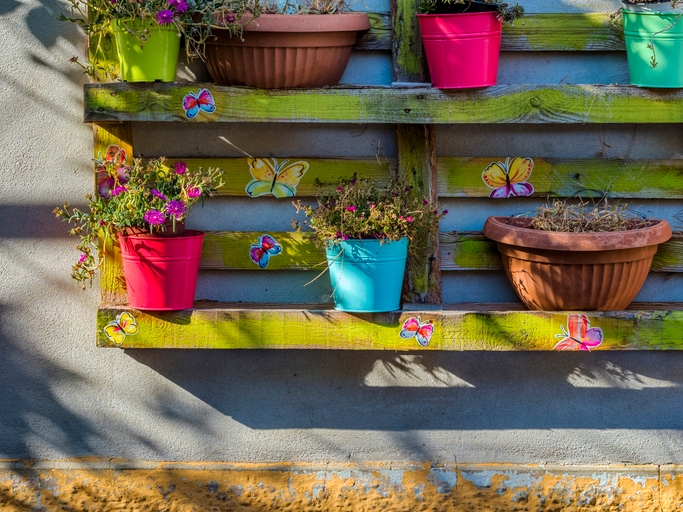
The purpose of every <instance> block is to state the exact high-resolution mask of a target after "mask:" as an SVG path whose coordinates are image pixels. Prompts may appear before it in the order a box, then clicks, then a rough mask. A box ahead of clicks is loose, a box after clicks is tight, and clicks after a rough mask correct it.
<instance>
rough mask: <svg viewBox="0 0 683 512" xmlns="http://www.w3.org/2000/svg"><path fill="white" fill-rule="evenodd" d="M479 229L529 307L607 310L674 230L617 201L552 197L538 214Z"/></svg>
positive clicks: (494, 220)
mask: <svg viewBox="0 0 683 512" xmlns="http://www.w3.org/2000/svg"><path fill="white" fill-rule="evenodd" d="M484 234H485V235H486V236H487V237H489V238H491V239H492V240H495V241H496V242H497V246H498V250H499V251H500V254H501V258H502V262H503V268H504V269H505V273H506V275H507V277H508V279H509V281H510V284H511V285H512V287H513V288H514V290H515V292H516V293H517V295H518V296H519V298H520V299H521V300H522V302H523V303H524V304H525V305H526V306H527V307H528V308H529V309H534V310H546V311H571V310H579V311H608V310H623V309H625V308H626V307H627V306H628V305H629V304H630V303H631V302H632V301H633V299H634V298H635V297H636V295H637V294H638V292H639V291H640V289H641V287H642V286H643V284H644V283H645V279H646V278H647V274H648V272H649V271H650V266H651V265H652V258H653V257H654V255H655V253H656V252H657V247H658V244H661V243H663V242H665V241H667V240H668V239H669V238H671V227H670V226H669V224H668V222H667V221H665V220H649V219H641V218H638V217H635V216H633V215H631V214H630V212H629V211H628V209H627V208H626V207H625V206H621V205H610V204H606V203H605V202H601V203H599V204H597V205H589V204H587V203H583V202H581V203H579V204H568V203H567V202H565V201H556V202H555V203H553V204H552V205H550V206H545V207H541V208H540V209H539V211H538V213H537V214H536V216H535V217H489V218H488V219H487V220H486V224H485V225H484Z"/></svg>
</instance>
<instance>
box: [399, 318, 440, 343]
mask: <svg viewBox="0 0 683 512" xmlns="http://www.w3.org/2000/svg"><path fill="white" fill-rule="evenodd" d="M432 334H434V324H432V322H431V320H427V321H426V322H422V319H421V318H420V317H419V316H418V317H417V318H415V317H410V318H409V319H408V320H406V321H405V322H403V327H401V332H400V333H399V336H401V338H404V339H406V340H408V339H410V338H415V339H416V340H417V342H418V343H419V344H420V345H422V346H423V347H426V346H427V345H429V342H430V341H431V339H432Z"/></svg>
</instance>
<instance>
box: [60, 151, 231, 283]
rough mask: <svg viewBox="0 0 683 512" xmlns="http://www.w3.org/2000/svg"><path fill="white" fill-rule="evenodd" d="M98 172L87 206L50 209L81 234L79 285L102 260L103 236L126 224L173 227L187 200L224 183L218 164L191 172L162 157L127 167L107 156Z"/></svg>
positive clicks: (162, 228)
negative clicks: (99, 178)
mask: <svg viewBox="0 0 683 512" xmlns="http://www.w3.org/2000/svg"><path fill="white" fill-rule="evenodd" d="M100 171H102V172H104V173H106V175H105V176H103V179H102V180H101V182H100V185H99V186H98V191H97V193H96V194H95V195H91V194H89V195H87V196H86V199H88V202H89V205H88V209H86V210H79V209H78V208H73V209H72V208H71V206H70V205H69V204H68V203H66V204H64V205H63V206H61V207H58V208H55V210H54V213H55V215H56V216H57V217H58V218H61V219H63V220H65V221H67V222H68V223H69V224H75V227H74V228H73V229H71V231H70V233H71V234H72V235H76V236H78V237H80V243H79V244H78V247H77V248H78V250H80V251H81V256H80V258H79V260H78V262H77V263H76V264H75V265H74V266H73V272H72V274H71V276H72V277H73V278H74V279H76V280H77V281H79V282H81V283H83V288H84V289H85V282H86V281H90V282H91V283H92V279H93V277H94V275H95V273H96V272H97V269H98V268H99V267H100V266H101V265H102V262H103V261H104V258H103V256H104V248H105V247H106V245H107V243H106V242H107V239H113V240H116V235H118V234H119V233H123V232H125V231H126V229H128V228H139V229H140V230H145V231H146V230H149V232H150V233H159V232H163V231H166V230H167V229H169V230H172V232H176V227H177V224H178V223H180V222H183V221H184V220H185V218H186V217H187V214H188V213H189V211H190V208H191V207H192V205H194V204H195V203H196V202H197V201H199V200H200V199H201V200H203V199H204V198H205V197H208V196H210V195H212V194H213V193H214V192H215V191H216V189H217V187H220V186H221V185H222V184H223V182H222V181H221V176H222V174H223V171H222V170H220V169H214V168H209V169H208V170H204V169H203V168H201V167H200V168H199V169H197V170H196V171H192V170H189V169H188V167H187V165H186V164H185V163H184V162H180V161H179V162H175V163H174V164H173V166H172V167H169V166H168V165H167V164H166V159H165V158H159V159H156V160H150V161H149V162H147V163H143V161H142V160H140V159H135V161H134V163H133V165H132V166H131V167H129V166H123V165H121V163H120V162H117V161H106V162H105V163H103V164H101V166H100Z"/></svg>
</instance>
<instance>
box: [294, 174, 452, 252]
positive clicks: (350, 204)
mask: <svg viewBox="0 0 683 512" xmlns="http://www.w3.org/2000/svg"><path fill="white" fill-rule="evenodd" d="M317 202H318V205H317V207H316V208H314V207H312V206H306V205H304V204H302V203H301V200H299V201H296V202H293V203H292V204H293V205H294V206H295V208H296V210H297V213H299V212H302V211H303V212H304V213H305V214H306V217H307V218H308V220H307V221H305V222H304V223H301V222H299V221H293V225H294V227H295V228H297V230H301V229H302V225H304V226H305V227H310V229H311V231H310V236H311V238H312V240H313V242H314V243H315V244H316V246H317V247H319V248H321V249H324V248H325V247H326V246H328V245H329V244H334V245H336V244H339V242H341V241H344V240H349V239H378V240H384V241H396V240H399V239H401V238H403V237H408V239H409V240H410V244H409V251H410V253H411V255H416V254H421V253H424V252H425V251H426V250H427V246H426V244H427V241H428V237H429V233H430V232H431V231H432V230H436V228H437V227H438V223H439V220H440V219H441V218H442V217H443V216H444V215H446V214H447V213H448V211H447V210H443V211H441V212H439V211H438V208H437V207H436V206H435V205H434V204H433V203H431V202H430V201H429V200H427V199H425V198H418V197H416V196H415V195H414V194H413V191H412V187H410V186H409V185H407V184H406V183H405V181H403V180H401V179H399V178H392V179H391V180H390V182H389V184H388V185H387V187H379V186H378V185H377V184H376V183H375V181H374V180H372V179H370V178H364V179H359V178H357V177H356V175H355V174H354V176H353V178H351V179H350V180H341V181H340V182H339V185H338V187H337V188H336V189H335V190H334V191H333V192H331V193H328V194H321V195H319V196H318V198H317Z"/></svg>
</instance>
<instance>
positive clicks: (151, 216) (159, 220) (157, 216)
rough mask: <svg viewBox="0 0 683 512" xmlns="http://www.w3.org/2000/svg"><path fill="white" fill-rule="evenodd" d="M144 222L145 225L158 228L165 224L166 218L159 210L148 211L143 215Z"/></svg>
mask: <svg viewBox="0 0 683 512" xmlns="http://www.w3.org/2000/svg"><path fill="white" fill-rule="evenodd" d="M143 219H144V220H145V222H146V223H147V224H151V225H152V226H159V225H161V224H163V223H164V222H166V216H165V215H164V214H163V213H161V212H160V211H159V210H149V211H147V213H145V216H144V217H143Z"/></svg>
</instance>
